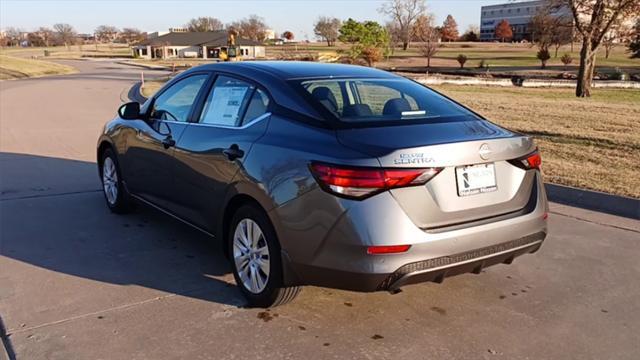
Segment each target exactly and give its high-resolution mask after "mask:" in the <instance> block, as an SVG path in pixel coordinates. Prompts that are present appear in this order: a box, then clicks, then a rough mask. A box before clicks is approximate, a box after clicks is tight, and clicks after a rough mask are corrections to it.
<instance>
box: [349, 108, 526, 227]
mask: <svg viewBox="0 0 640 360" xmlns="http://www.w3.org/2000/svg"><path fill="white" fill-rule="evenodd" d="M337 137H338V139H339V141H340V142H341V143H342V144H344V145H345V146H349V147H352V148H355V149H358V150H360V151H362V152H364V153H367V154H369V155H371V156H375V157H376V158H378V160H379V161H380V165H381V166H382V167H385V168H394V167H395V168H427V167H438V168H443V169H442V171H441V172H440V173H439V174H438V175H436V176H435V177H434V178H433V179H431V180H430V181H429V182H428V183H427V184H426V185H422V186H413V187H405V188H398V189H392V190H390V192H391V194H392V195H393V196H394V198H395V199H396V200H397V201H398V202H399V203H400V205H401V207H402V208H403V209H404V210H405V212H406V213H407V215H408V216H409V217H410V218H411V219H412V220H413V221H414V223H415V224H416V225H417V226H419V227H421V228H423V229H436V228H442V227H446V226H450V225H454V224H456V225H458V224H463V223H470V222H474V221H477V220H480V219H486V218H490V217H493V216H498V215H503V214H507V213H511V212H516V211H519V210H522V209H524V208H525V207H526V206H527V204H528V203H529V202H530V199H531V198H532V196H534V192H533V189H534V186H535V184H536V181H535V180H536V176H537V175H536V172H535V171H527V170H523V169H521V168H519V167H516V166H514V165H512V164H511V163H510V162H509V160H513V159H517V158H519V157H522V156H524V155H527V154H529V153H531V152H533V151H535V145H534V143H533V141H532V140H531V138H529V137H527V136H522V135H519V134H515V133H512V132H510V131H508V130H504V129H502V128H500V127H498V126H496V125H494V124H491V123H489V122H486V121H480V120H472V121H457V122H443V123H435V124H422V125H407V126H392V127H372V128H361V129H346V130H338V131H337ZM469 166H472V167H469ZM473 166H475V167H473ZM474 171H476V172H477V171H480V172H481V173H486V175H482V176H484V179H485V180H486V181H487V183H486V184H483V183H482V182H480V183H478V184H479V185H478V184H473V183H472V184H471V185H473V186H479V187H477V188H473V187H472V190H473V191H467V190H465V189H463V188H464V187H465V186H467V185H469V184H468V183H466V182H465V181H466V180H465V178H464V176H466V175H465V173H469V174H467V175H473V174H472V173H473V172H474ZM491 177H493V178H491ZM461 189H462V190H461Z"/></svg>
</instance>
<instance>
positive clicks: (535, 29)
mask: <svg viewBox="0 0 640 360" xmlns="http://www.w3.org/2000/svg"><path fill="white" fill-rule="evenodd" d="M529 28H530V29H531V41H532V42H534V43H535V44H536V45H538V49H540V50H549V48H550V47H551V46H553V47H554V48H555V57H558V50H559V49H560V47H562V46H563V45H566V44H569V43H570V42H571V41H572V39H573V19H572V18H571V17H569V16H566V15H563V14H561V13H558V8H556V7H554V6H553V5H552V4H551V6H543V7H541V8H540V10H538V12H537V13H536V15H535V16H534V17H533V18H532V19H531V22H530V23H529Z"/></svg>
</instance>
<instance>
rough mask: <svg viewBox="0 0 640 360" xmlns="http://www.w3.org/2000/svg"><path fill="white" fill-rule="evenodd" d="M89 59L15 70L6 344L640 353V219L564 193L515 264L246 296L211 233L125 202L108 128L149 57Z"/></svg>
mask: <svg viewBox="0 0 640 360" xmlns="http://www.w3.org/2000/svg"><path fill="white" fill-rule="evenodd" d="M73 65H74V66H77V67H78V68H79V69H80V70H81V73H79V74H75V75H70V76H62V77H55V78H43V79H31V80H19V81H5V82H0V191H1V193H0V337H2V341H1V342H0V359H2V358H3V356H4V357H7V354H8V355H9V357H10V358H17V359H64V360H69V359H161V358H162V359H174V358H175V359H177V358H188V359H200V358H202V359H209V358H227V359H234V358H239V359H248V358H293V359H297V358H314V359H315V358H354V359H360V358H362V359H388V358H404V359H436V358H442V359H459V358H476V359H477V358H486V359H498V358H503V359H543V358H544V359H637V358H638V354H640V280H639V279H640V261H638V258H640V224H639V222H638V221H635V220H628V219H621V218H616V217H613V216H609V215H603V214H598V213H593V212H589V211H583V210H580V209H574V208H569V207H565V206H556V205H553V207H552V210H553V213H552V214H551V216H550V228H551V236H549V238H548V239H547V241H546V243H545V245H544V246H543V248H542V249H541V251H539V252H538V253H536V254H535V255H528V256H525V257H522V258H520V259H518V260H516V262H515V263H514V264H513V265H509V266H507V265H498V266H496V267H492V268H489V269H487V270H486V271H484V272H483V273H482V274H480V275H463V276H459V277H455V278H451V279H448V280H447V281H445V282H444V283H443V284H441V285H437V284H421V285H416V286H411V287H407V288H405V290H404V291H403V292H401V293H400V294H397V295H390V294H388V293H373V294H360V293H351V292H345V291H337V290H331V289H322V288H314V287H308V288H305V289H304V290H303V292H302V294H301V296H300V297H299V298H298V299H297V300H296V301H295V302H294V303H292V304H290V305H287V306H284V307H280V308H276V309H272V310H270V311H263V310H258V309H247V308H245V307H244V305H245V303H244V301H243V300H242V297H241V296H240V293H239V291H238V290H237V289H236V288H235V285H234V284H233V277H232V276H231V275H230V274H229V267H228V265H227V263H226V261H225V260H224V259H223V257H222V255H221V254H220V253H219V252H218V251H217V247H216V246H214V245H213V244H211V242H210V241H209V239H208V238H206V237H205V236H203V235H201V234H199V233H198V232H196V231H195V230H192V229H190V228H188V227H186V226H185V225H182V224H180V223H178V222H176V221H174V220H172V219H170V218H168V217H166V216H164V215H162V214H159V213H157V212H155V211H152V210H148V209H144V208H141V209H139V211H137V212H136V213H134V214H131V215H127V216H117V215H113V214H110V213H109V211H108V210H107V207H106V206H105V204H104V200H103V197H102V194H101V193H100V192H99V188H100V185H99V180H98V176H97V172H96V168H95V164H94V158H95V140H96V136H97V134H98V133H99V131H100V128H101V126H102V124H103V123H104V122H105V121H106V120H108V119H109V118H110V117H112V115H113V114H114V111H115V109H116V108H117V106H118V104H119V103H120V101H121V95H123V94H124V95H126V93H127V91H128V89H129V88H130V86H131V85H132V84H133V82H134V81H135V80H136V79H137V78H138V77H139V75H140V69H135V68H128V67H126V66H121V65H116V64H114V63H110V62H74V63H73ZM155 75H159V73H155V72H149V71H145V76H151V77H152V76H155ZM124 97H126V96H124ZM124 97H123V98H124ZM3 346H4V347H5V348H6V352H5V353H3V350H2V347H3Z"/></svg>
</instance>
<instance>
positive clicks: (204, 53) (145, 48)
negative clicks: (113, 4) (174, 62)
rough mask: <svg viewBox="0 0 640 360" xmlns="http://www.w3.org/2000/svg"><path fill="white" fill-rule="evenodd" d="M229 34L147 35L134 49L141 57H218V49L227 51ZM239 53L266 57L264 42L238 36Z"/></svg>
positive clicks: (246, 57)
mask: <svg viewBox="0 0 640 360" xmlns="http://www.w3.org/2000/svg"><path fill="white" fill-rule="evenodd" d="M227 38H228V33H227V32H226V31H224V30H221V31H208V32H182V31H181V32H169V33H167V34H164V35H159V36H155V37H152V38H149V39H147V40H145V41H143V42H141V43H140V44H138V45H136V46H134V48H133V51H134V52H135V54H136V55H137V56H138V57H141V58H144V59H156V58H158V59H171V58H203V59H217V58H219V57H220V52H221V51H227ZM236 46H238V47H239V54H238V55H240V56H242V57H243V58H245V59H255V58H263V57H265V48H264V45H262V44H261V43H259V42H257V41H253V40H249V39H243V38H237V39H236Z"/></svg>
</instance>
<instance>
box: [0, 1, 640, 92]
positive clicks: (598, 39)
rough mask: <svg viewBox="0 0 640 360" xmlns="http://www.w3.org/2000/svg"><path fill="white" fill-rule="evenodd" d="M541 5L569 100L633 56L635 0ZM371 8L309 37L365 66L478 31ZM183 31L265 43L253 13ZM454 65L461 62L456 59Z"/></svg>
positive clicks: (63, 29) (112, 34) (113, 35)
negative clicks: (608, 63) (574, 47)
mask: <svg viewBox="0 0 640 360" xmlns="http://www.w3.org/2000/svg"><path fill="white" fill-rule="evenodd" d="M546 2H547V4H546V6H544V7H543V9H542V10H541V11H540V12H539V13H538V14H536V15H535V16H534V17H533V19H532V20H531V23H530V24H529V27H530V31H531V34H532V38H531V40H532V42H533V43H534V44H535V45H536V46H537V47H538V53H537V57H538V59H539V60H540V61H541V63H542V67H544V66H545V65H546V62H547V61H548V60H549V59H550V58H551V54H550V50H551V49H553V50H555V56H556V57H557V56H558V50H559V48H560V47H561V46H562V45H565V44H568V43H572V44H573V42H577V43H579V44H580V43H581V51H580V66H579V71H578V85H577V88H576V95H577V96H579V97H586V96H590V89H591V83H592V80H593V76H594V73H595V66H596V55H597V53H598V50H599V49H600V48H601V47H604V49H605V57H608V56H609V54H610V51H611V49H612V48H613V46H614V45H615V43H616V42H617V40H618V39H619V37H620V36H621V35H622V34H624V36H625V37H626V38H628V39H630V42H629V44H628V47H629V51H630V54H631V57H635V58H640V34H639V31H640V21H638V22H637V23H636V24H635V26H633V27H632V28H630V29H625V28H624V26H623V25H624V24H625V23H626V20H627V19H629V18H630V17H634V16H635V17H636V18H637V16H638V14H640V0H546ZM561 8H564V9H569V10H570V16H569V17H559V16H555V14H554V12H556V11H558V9H561ZM378 11H379V12H380V13H382V14H385V15H386V16H387V17H388V19H389V20H388V22H387V23H385V24H379V23H378V22H375V21H362V22H358V21H356V20H354V19H351V18H349V19H347V20H346V21H342V20H340V19H338V18H333V17H326V16H321V17H319V18H318V19H317V21H316V22H315V23H314V34H315V35H316V36H317V37H318V38H319V39H321V40H322V41H324V42H326V43H327V45H328V46H334V45H335V43H336V41H340V42H342V43H345V44H348V45H350V49H349V51H348V56H347V61H349V62H352V63H357V62H364V63H366V64H367V65H369V66H371V65H373V64H375V62H377V61H380V60H381V59H382V58H383V57H384V56H389V55H392V54H393V53H394V52H395V51H397V50H398V49H402V50H405V51H406V50H407V49H408V48H409V46H410V44H411V43H412V42H416V43H417V45H416V47H417V48H418V50H419V51H420V52H421V54H422V55H423V56H424V57H425V58H426V59H427V66H430V64H431V59H432V58H433V57H434V56H435V54H436V53H437V51H438V43H439V42H443V41H444V42H447V41H478V40H479V37H480V31H479V29H478V27H477V26H470V27H469V28H468V29H467V30H466V32H465V33H464V34H462V35H460V33H459V31H458V25H457V23H456V21H455V19H454V18H453V16H452V15H448V16H447V17H446V19H445V20H444V22H443V23H442V24H441V25H437V24H436V23H435V20H434V19H435V17H434V15H433V14H432V13H429V12H427V8H426V2H425V0H387V1H386V2H384V3H383V4H382V5H381V6H380V8H379V9H378ZM185 28H186V29H187V30H188V31H218V30H227V31H230V32H231V31H233V33H234V34H236V35H237V36H240V37H243V38H248V39H252V40H255V41H258V42H263V41H265V39H266V38H267V33H268V27H267V24H266V23H265V21H264V19H263V18H261V17H259V16H257V15H250V16H248V17H246V18H243V19H240V20H237V21H234V22H231V23H229V24H226V25H225V24H224V23H223V22H222V21H220V20H219V19H216V18H214V17H198V18H194V19H191V20H189V22H187V23H186V24H185ZM5 33H6V36H5V39H3V40H2V45H9V46H11V45H14V46H15V45H19V44H20V42H21V41H28V42H29V43H30V44H31V45H33V46H53V45H66V46H67V47H68V46H69V45H72V44H75V43H78V42H82V41H87V39H86V38H85V39H82V38H80V37H79V36H78V34H77V32H76V31H75V29H74V28H73V27H72V26H71V25H69V24H55V25H54V26H53V28H48V27H41V28H39V29H38V30H37V31H34V32H30V33H26V35H25V33H24V32H22V31H20V30H19V29H16V28H8V29H6V32H5ZM281 36H282V37H283V38H285V39H287V40H293V39H294V34H293V33H292V32H291V31H285V32H284V33H282V35H281ZM495 36H496V38H498V39H500V40H502V41H510V40H511V39H512V38H513V31H512V27H511V25H510V24H509V23H508V21H507V20H502V21H500V22H499V24H498V25H497V26H496V28H495ZM145 37H146V33H143V32H141V31H140V30H138V29H135V28H124V29H122V30H119V29H117V28H115V27H113V26H108V25H101V26H99V27H97V28H96V29H95V31H94V34H93V39H92V40H93V42H96V43H97V42H123V43H127V44H134V43H136V42H139V41H141V40H143V39H144V38H145ZM561 60H562V62H563V63H564V64H565V65H566V64H568V63H570V62H572V61H573V59H572V58H571V56H569V55H568V54H565V56H563V57H562V59H561ZM458 62H459V63H460V65H461V67H462V66H464V62H466V57H464V56H460V57H459V58H458Z"/></svg>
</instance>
